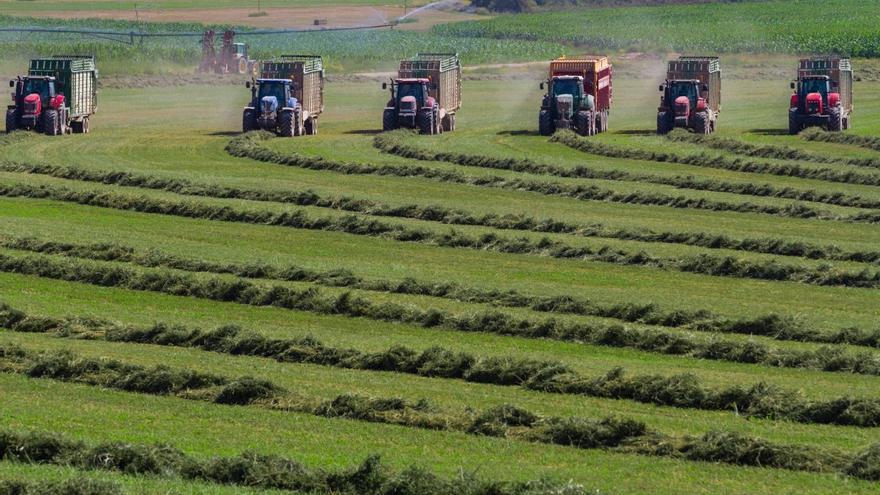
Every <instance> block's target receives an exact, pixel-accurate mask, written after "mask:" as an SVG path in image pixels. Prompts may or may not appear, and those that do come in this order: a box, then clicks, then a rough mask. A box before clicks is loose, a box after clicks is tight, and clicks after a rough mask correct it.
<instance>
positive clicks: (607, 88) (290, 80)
mask: <svg viewBox="0 0 880 495" xmlns="http://www.w3.org/2000/svg"><path fill="white" fill-rule="evenodd" d="M234 36H235V33H234V32H232V31H227V32H225V33H224V34H223V47H222V48H221V50H220V53H219V55H218V54H217V52H216V50H215V47H214V37H215V34H214V32H213V31H208V32H206V33H205V35H204V37H203V40H202V48H203V55H204V56H203V60H202V64H201V65H200V69H201V70H204V71H215V72H219V73H238V74H248V75H250V76H251V80H250V81H247V82H246V83H245V86H246V87H247V88H248V89H249V90H250V91H251V98H250V102H249V103H248V105H247V106H245V108H244V111H243V112H242V125H241V127H242V131H244V132H248V131H253V130H264V131H269V132H273V133H275V134H277V135H279V136H285V137H293V136H306V135H316V134H318V118H319V117H320V116H321V113H322V112H323V111H324V80H325V79H324V61H323V59H322V58H321V56H319V55H282V56H280V57H278V58H277V59H273V60H264V61H257V60H253V59H250V58H248V55H247V46H246V45H244V44H243V43H235V42H234ZM612 76H613V68H612V65H611V62H610V60H609V58H608V57H607V56H583V57H575V58H566V57H561V58H557V59H555V60H552V61H550V67H549V73H548V77H547V79H546V80H545V81H544V82H542V83H541V84H540V88H541V90H543V91H545V93H544V96H543V99H542V101H541V108H540V111H539V112H538V132H539V134H540V135H542V136H549V135H551V134H553V133H554V132H556V131H557V130H560V129H571V130H572V131H574V132H576V133H577V134H580V135H581V136H593V135H595V134H599V133H602V132H606V131H608V129H609V117H610V115H611V105H612V103H613V100H614V92H613V89H612ZM853 80H854V79H853V69H852V63H851V62H850V60H849V59H848V58H841V57H812V58H804V59H801V60H800V62H799V65H798V69H797V79H796V80H795V81H793V82H792V83H791V88H792V89H793V90H794V93H793V94H792V95H791V99H790V104H789V109H788V131H789V133H790V134H797V133H798V132H800V131H802V130H803V129H805V128H807V127H811V126H819V127H823V128H824V129H826V130H828V131H843V130H847V129H849V128H850V127H851V126H852V111H853ZM97 85H98V70H97V68H96V65H95V58H94V57H92V56H78V55H74V56H54V57H48V58H37V59H33V60H31V62H30V68H29V70H28V74H27V75H25V76H18V77H17V78H15V79H13V80H11V81H9V86H10V87H11V88H13V89H14V91H13V93H12V101H13V104H12V105H9V106H8V107H7V110H6V131H7V132H12V131H15V130H19V129H21V130H32V131H37V132H42V133H44V134H47V135H50V136H55V135H61V134H68V133H87V132H89V119H90V118H91V117H92V115H94V114H95V112H96V111H97V108H98V97H97ZM382 89H383V90H390V93H391V98H390V99H389V100H388V103H387V104H386V105H385V108H384V112H383V114H382V130H383V131H390V130H394V129H399V128H408V129H414V130H418V131H419V132H420V133H421V134H430V135H433V134H442V133H443V132H449V131H454V130H455V128H456V115H457V113H458V111H459V110H460V109H461V100H462V67H461V60H460V58H459V56H458V54H457V53H419V54H417V55H416V56H415V57H412V58H409V59H405V60H402V61H401V62H400V65H399V66H398V71H397V76H396V77H393V78H391V83H390V84H388V83H383V84H382ZM659 89H660V92H661V93H663V95H662V96H661V98H660V105H659V106H658V108H657V134H661V135H662V134H667V133H669V132H671V131H672V130H673V129H676V128H683V129H688V130H690V131H692V132H695V133H698V134H709V133H712V132H715V130H716V129H717V128H718V117H719V115H720V113H721V62H720V60H719V59H718V57H705V56H703V57H691V56H682V57H679V58H677V59H675V60H670V61H669V62H668V65H667V71H666V80H665V81H664V82H663V84H661V85H660V88H659Z"/></svg>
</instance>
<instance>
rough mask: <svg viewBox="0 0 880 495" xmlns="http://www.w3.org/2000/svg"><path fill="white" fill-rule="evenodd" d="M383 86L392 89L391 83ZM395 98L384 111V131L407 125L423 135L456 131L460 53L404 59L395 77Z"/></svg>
mask: <svg viewBox="0 0 880 495" xmlns="http://www.w3.org/2000/svg"><path fill="white" fill-rule="evenodd" d="M382 89H385V90H387V89H389V85H388V84H387V83H383V84H382ZM390 90H391V99H389V100H388V103H387V104H386V105H385V111H384V113H383V114H382V130H384V131H390V130H393V129H399V128H401V127H405V128H407V129H418V130H419V132H421V133H422V134H441V133H443V132H449V131H454V130H455V113H456V112H457V111H458V109H459V108H461V61H460V60H459V58H458V54H457V53H419V54H418V55H416V56H415V57H413V58H411V59H408V60H401V61H400V67H399V69H398V71H397V77H396V78H392V79H391V85H390Z"/></svg>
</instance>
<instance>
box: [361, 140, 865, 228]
mask: <svg viewBox="0 0 880 495" xmlns="http://www.w3.org/2000/svg"><path fill="white" fill-rule="evenodd" d="M568 132H570V131H568ZM407 134H408V133H400V131H398V132H393V133H384V134H381V135H379V136H376V137H375V138H374V139H373V144H374V146H375V147H376V148H378V149H380V150H382V151H384V152H386V153H390V154H393V155H397V156H401V157H404V158H412V159H415V160H423V161H441V162H449V163H455V164H457V165H463V166H467V167H479V168H490V169H497V170H510V171H514V172H522V173H528V174H536V175H552V176H554V177H563V178H578V179H600V180H611V181H626V182H643V183H646V184H658V185H664V186H672V187H676V188H679V189H692V190H696V191H710V192H721V193H731V194H741V195H746V196H759V197H770V198H782V199H793V200H797V201H808V202H814V203H825V204H830V205H836V206H848V207H854V208H878V207H880V201H878V200H875V199H870V198H863V197H861V196H852V195H849V194H846V193H842V192H837V193H823V192H818V191H816V190H812V189H797V188H793V187H777V186H774V185H772V184H766V183H765V184H755V183H752V182H725V181H721V180H716V179H697V178H695V177H693V176H683V175H676V176H662V175H652V174H640V173H632V172H626V171H623V170H602V169H593V168H590V167H587V166H584V165H577V166H574V167H564V166H559V165H550V164H545V163H537V162H535V161H533V160H530V159H527V158H497V157H492V156H485V155H471V154H466V153H454V152H442V151H441V152H434V151H430V150H426V149H423V148H419V147H417V146H414V145H412V144H411V143H409V142H407V140H406V139H405V136H406V135H407ZM562 134H565V132H564V131H563V132H562ZM571 135H572V136H573V135H574V133H571ZM559 139H565V138H564V137H560V138H559ZM763 208H765V209H766V210H761V211H760V212H761V213H767V214H771V215H773V214H778V213H776V212H774V210H771V209H769V208H768V207H763ZM807 208H808V209H809V210H812V211H814V212H815V216H818V217H829V216H830V214H829V213H827V212H823V211H820V210H814V209H813V208H810V207H807Z"/></svg>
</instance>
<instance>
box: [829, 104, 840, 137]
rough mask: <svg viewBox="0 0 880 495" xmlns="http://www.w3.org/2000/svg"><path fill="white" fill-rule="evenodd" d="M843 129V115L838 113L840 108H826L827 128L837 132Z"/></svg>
mask: <svg viewBox="0 0 880 495" xmlns="http://www.w3.org/2000/svg"><path fill="white" fill-rule="evenodd" d="M842 129H843V117H842V116H841V114H840V108H831V109H829V110H828V130H829V131H831V132H839V131H840V130H842Z"/></svg>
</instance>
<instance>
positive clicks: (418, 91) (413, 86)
mask: <svg viewBox="0 0 880 495" xmlns="http://www.w3.org/2000/svg"><path fill="white" fill-rule="evenodd" d="M406 96H412V97H415V99H416V101H417V102H419V104H421V103H422V102H423V101H424V99H425V90H424V86H423V85H422V83H406V84H399V85H398V86H397V99H398V100H399V99H401V98H404V97H406Z"/></svg>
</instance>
